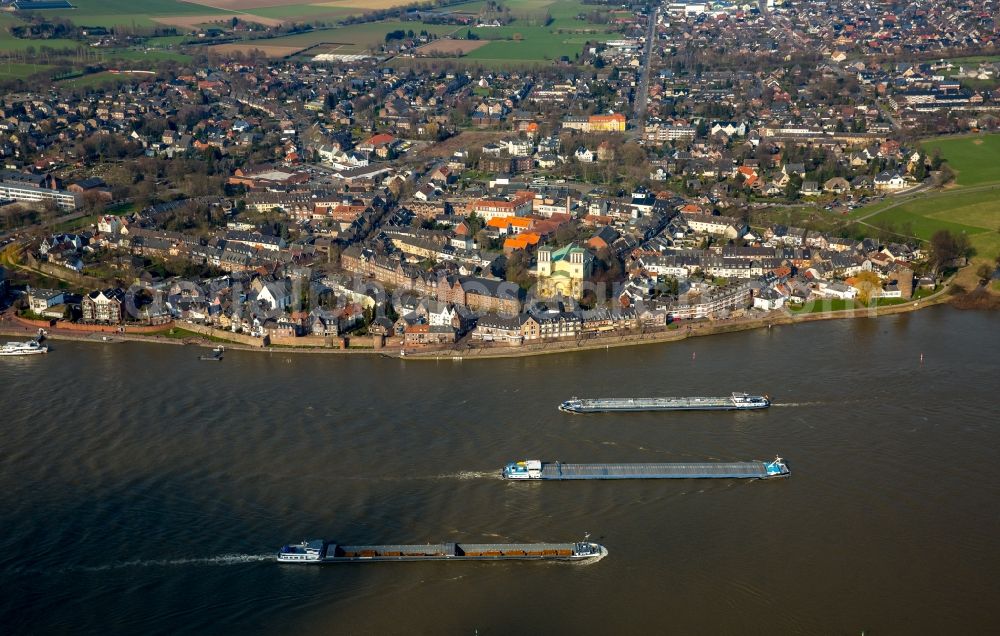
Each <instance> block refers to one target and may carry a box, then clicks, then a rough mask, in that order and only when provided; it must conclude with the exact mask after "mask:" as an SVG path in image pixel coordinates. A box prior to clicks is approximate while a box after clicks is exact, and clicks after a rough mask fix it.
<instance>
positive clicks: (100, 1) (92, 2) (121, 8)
mask: <svg viewBox="0 0 1000 636" xmlns="http://www.w3.org/2000/svg"><path fill="white" fill-rule="evenodd" d="M71 1H72V4H74V5H75V6H76V7H77V8H76V9H73V10H70V11H63V12H59V16H60V17H63V18H68V19H69V20H72V21H73V23H74V24H78V25H82V26H102V27H113V26H142V27H150V26H163V25H162V24H158V23H157V22H155V21H154V20H153V19H152V18H155V17H167V16H173V15H209V14H216V15H217V14H220V13H231V11H226V10H225V9H213V8H211V7H205V6H202V5H197V4H193V3H190V2H180V1H179V0H71Z"/></svg>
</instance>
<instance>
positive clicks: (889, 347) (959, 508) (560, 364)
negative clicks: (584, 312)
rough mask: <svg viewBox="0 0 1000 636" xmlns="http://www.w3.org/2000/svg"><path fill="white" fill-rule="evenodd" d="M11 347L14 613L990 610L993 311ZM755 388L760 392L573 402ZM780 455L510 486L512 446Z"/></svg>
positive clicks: (576, 616) (8, 401)
mask: <svg viewBox="0 0 1000 636" xmlns="http://www.w3.org/2000/svg"><path fill="white" fill-rule="evenodd" d="M51 344H52V345H53V346H52V349H53V350H52V352H51V353H50V354H49V355H47V356H36V357H31V358H0V398H2V409H0V422H2V426H0V431H2V434H0V510H2V513H0V520H2V526H0V527H2V532H0V590H2V593H0V625H2V627H0V632H2V633H4V634H48V633H61V634H74V635H75V634H181V633H189V634H469V635H472V634H477V633H478V634H482V635H487V634H511V633H522V634H543V633H547V634H564V633H567V634H639V633H647V634H664V633H688V634H741V635H742V634H765V633H766V634H799V633H802V634H860V633H862V631H865V632H868V633H872V634H940V633H962V634H976V633H979V634H985V633H996V631H995V630H996V625H997V614H996V611H997V602H998V600H1000V576H998V574H1000V545H998V536H1000V534H998V533H1000V456H998V449H1000V418H998V409H997V403H998V398H1000V362H998V354H1000V314H997V313H993V314H989V313H980V312H960V311H957V310H954V309H950V308H944V307H941V308H932V309H928V310H924V311H921V312H918V313H914V314H904V315H898V316H890V317H883V318H879V319H859V320H851V321H846V320H845V321H826V322H819V323H812V324H803V325H794V326H782V327H775V328H773V329H764V330H758V331H753V332H745V333H737V334H730V335H717V336H712V337H708V338H697V339H693V340H689V341H685V342H680V343H672V344H659V345H646V346H641V347H629V348H621V349H611V350H609V351H608V350H600V351H589V352H580V353H572V354H560V355H551V356H541V357H530V358H519V359H506V360H465V361H447V362H426V361H424V362H419V361H414V360H395V359H386V358H380V357H367V356H351V357H347V356H344V357H341V356H335V355H296V354H288V353H281V352H274V353H270V354H267V353H251V352H230V353H227V355H226V356H225V360H224V361H223V362H221V363H209V362H200V361H199V360H198V359H197V358H198V354H199V353H201V352H202V351H204V350H201V349H195V348H192V347H185V346H164V345H159V346H157V345H145V344H136V343H123V344H98V343H94V344H88V343H71V342H58V341H57V342H54V343H51ZM733 390H746V391H750V392H761V393H768V394H770V395H771V397H772V399H773V400H774V401H775V405H774V407H773V408H771V409H769V410H766V411H761V412H753V413H729V412H717V413H673V414H662V413H661V414H655V413H643V414H611V415H586V416H582V415H567V414H563V413H560V412H558V411H557V410H556V406H557V404H558V403H559V402H560V401H561V400H563V399H566V398H568V397H571V396H574V395H579V396H658V395H718V394H725V393H728V392H730V391H733ZM778 453H780V454H781V455H782V456H783V457H784V458H785V459H786V460H787V462H788V465H789V467H790V469H791V471H792V475H791V477H790V478H788V479H779V480H769V481H740V480H665V481H656V480H653V481H618V482H615V481H611V482H547V483H508V482H505V481H502V480H501V479H500V478H499V471H500V468H501V466H502V465H503V464H504V463H505V462H507V461H510V460H514V459H525V458H537V459H542V460H561V461H568V462H636V461H646V462H648V461H700V460H749V459H770V458H772V457H774V455H775V454H778ZM585 533H590V534H591V537H592V540H597V541H600V542H601V543H603V544H604V545H605V546H607V548H608V550H609V553H610V554H609V556H608V557H607V558H605V559H603V560H602V561H600V562H598V563H593V564H583V565H581V564H567V563H530V562H529V563H517V562H504V563H412V564H391V563H384V564H382V563H376V564H348V565H330V566H325V567H315V566H296V565H278V564H276V563H275V562H274V560H273V555H274V553H275V551H276V550H277V548H278V547H279V546H281V545H282V544H283V543H286V542H293V541H299V540H301V539H304V538H314V537H326V538H328V539H335V540H337V541H339V542H340V543H345V544H347V543H394V542H395V543H424V542H444V541H459V542H461V541H498V542H525V541H539V542H544V541H574V540H578V539H581V538H583V537H584V534H585Z"/></svg>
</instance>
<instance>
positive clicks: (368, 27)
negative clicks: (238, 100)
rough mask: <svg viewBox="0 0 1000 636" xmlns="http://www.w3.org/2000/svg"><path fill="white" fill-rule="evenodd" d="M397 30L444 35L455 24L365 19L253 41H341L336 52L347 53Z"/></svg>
mask: <svg viewBox="0 0 1000 636" xmlns="http://www.w3.org/2000/svg"><path fill="white" fill-rule="evenodd" d="M398 29H402V30H404V31H406V30H409V29H412V30H413V31H416V32H418V33H419V32H420V31H421V30H425V31H427V32H428V33H437V34H438V35H447V34H449V33H451V32H452V31H454V30H455V26H454V25H451V24H421V23H419V22H400V21H388V22H366V23H364V24H355V25H351V26H349V27H342V28H336V29H322V30H316V31H307V32H306V33H296V34H294V35H286V36H284V37H280V38H267V39H262V40H255V41H254V42H255V43H257V44H260V45H270V46H303V47H305V46H313V45H315V44H345V45H348V46H345V47H343V48H341V49H338V51H339V52H344V53H348V52H352V51H362V50H365V49H369V48H373V47H375V46H378V45H379V44H382V43H384V42H385V34H386V33H389V32H390V31H396V30H398Z"/></svg>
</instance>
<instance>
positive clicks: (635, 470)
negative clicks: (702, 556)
mask: <svg viewBox="0 0 1000 636" xmlns="http://www.w3.org/2000/svg"><path fill="white" fill-rule="evenodd" d="M790 474H791V472H790V471H789V470H788V466H787V465H786V464H785V461H784V460H783V459H781V458H780V457H775V458H774V461H772V462H762V461H751V462H699V463H690V464H689V463H676V464H674V463H671V464H646V463H643V464H563V463H561V462H542V461H538V460H537V459H530V460H526V461H520V462H511V463H509V464H507V465H506V466H505V467H504V469H503V477H504V479H511V480H515V481H522V480H542V479H546V480H565V479H772V478H775V477H787V476H788V475H790Z"/></svg>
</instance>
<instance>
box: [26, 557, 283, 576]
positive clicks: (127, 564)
mask: <svg viewBox="0 0 1000 636" xmlns="http://www.w3.org/2000/svg"><path fill="white" fill-rule="evenodd" d="M274 560H275V553H268V554H220V555H218V556H212V557H192V558H187V559H136V560H134V561H119V562H118V563H107V564H104V565H70V566H67V567H63V568H50V569H45V570H43V569H36V568H29V569H22V570H20V572H21V573H25V574H32V573H33V574H51V573H59V574H62V573H72V572H108V571H112V570H124V569H130V568H148V567H161V568H167V567H176V566H184V565H241V564H245V563H257V562H260V561H274Z"/></svg>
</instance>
